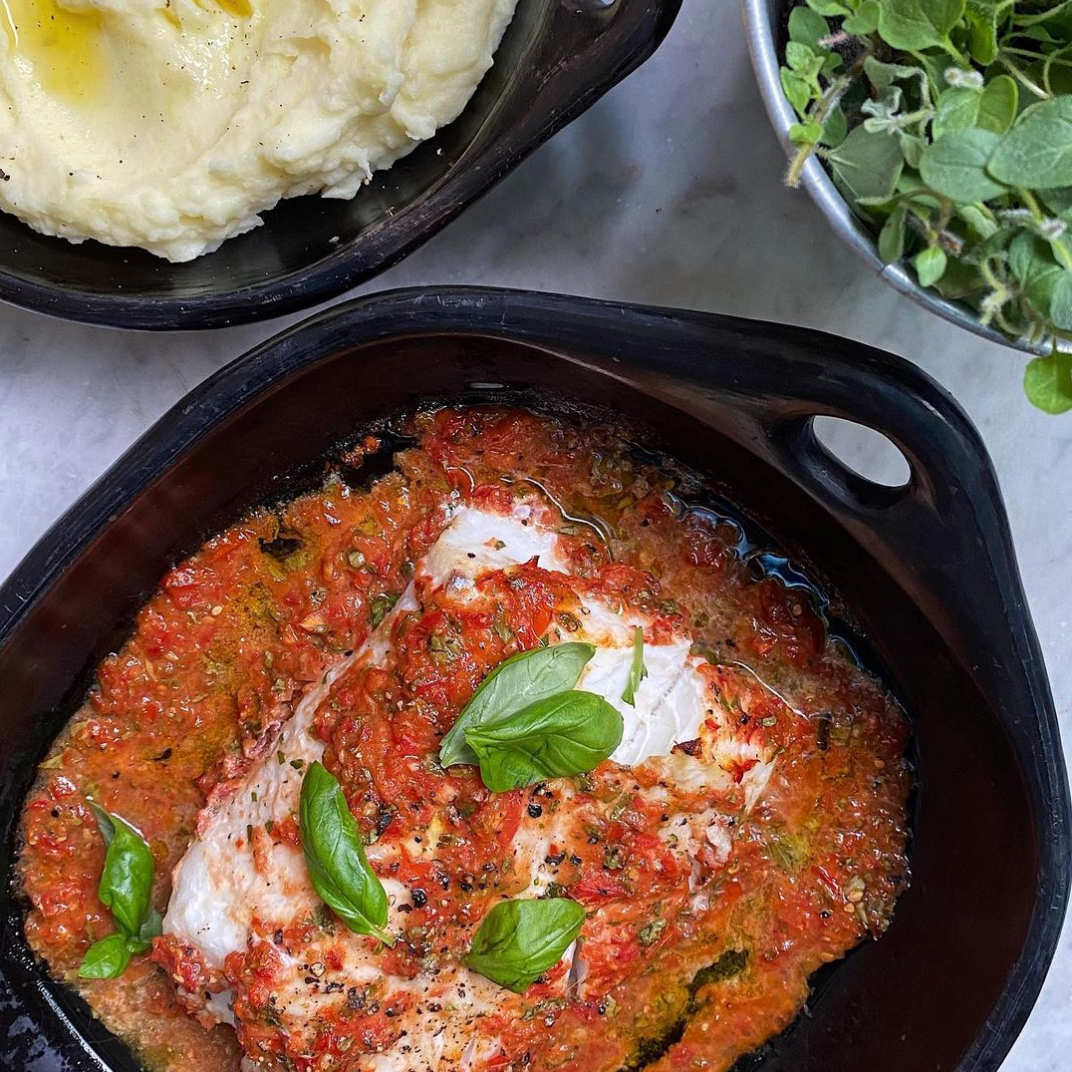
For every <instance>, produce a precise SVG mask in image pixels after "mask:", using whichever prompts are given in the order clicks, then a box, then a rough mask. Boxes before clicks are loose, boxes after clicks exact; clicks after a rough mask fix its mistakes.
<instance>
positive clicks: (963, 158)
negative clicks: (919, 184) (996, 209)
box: [919, 127, 1005, 203]
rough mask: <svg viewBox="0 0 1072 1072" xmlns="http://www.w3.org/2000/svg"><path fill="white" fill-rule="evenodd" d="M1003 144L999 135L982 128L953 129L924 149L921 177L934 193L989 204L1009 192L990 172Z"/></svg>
mask: <svg viewBox="0 0 1072 1072" xmlns="http://www.w3.org/2000/svg"><path fill="white" fill-rule="evenodd" d="M1000 141H1001V137H1000V136H999V135H998V134H994V133H993V132H992V131H989V130H980V129H979V128H978V127H971V128H969V129H968V130H951V131H950V132H949V133H948V134H943V135H942V136H941V137H940V138H939V139H938V140H937V141H936V142H934V143H933V144H932V145H928V146H927V148H926V149H925V150H924V152H923V158H922V159H921V160H920V163H919V172H920V175H922V176H923V181H924V182H925V183H926V184H927V185H928V186H929V187H930V188H931V189H932V190H934V191H935V192H937V193H940V194H942V195H943V196H944V197H948V198H951V199H952V200H953V201H959V202H962V203H970V202H973V201H989V200H990V199H991V198H992V197H998V196H1000V195H1001V194H1003V193H1005V187H1004V186H1002V184H1001V183H1000V182H995V181H994V180H993V179H992V178H991V177H990V176H989V175H988V174H987V170H986V164H987V161H988V160H989V159H990V155H991V153H993V151H994V148H995V146H996V145H997V144H998V142H1000Z"/></svg>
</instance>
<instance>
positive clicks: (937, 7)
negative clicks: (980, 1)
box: [878, 0, 965, 52]
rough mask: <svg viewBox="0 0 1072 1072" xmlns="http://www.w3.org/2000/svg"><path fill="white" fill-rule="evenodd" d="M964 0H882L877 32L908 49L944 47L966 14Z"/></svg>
mask: <svg viewBox="0 0 1072 1072" xmlns="http://www.w3.org/2000/svg"><path fill="white" fill-rule="evenodd" d="M964 4H965V0H880V8H879V15H878V32H879V34H880V35H881V36H882V39H883V40H884V41H885V42H886V44H888V45H890V46H891V47H892V48H901V49H904V50H905V51H907V52H919V51H920V50H922V49H925V48H935V47H938V48H941V47H944V46H945V44H946V40H947V38H948V37H949V31H950V30H952V29H953V27H954V26H956V24H957V23H958V22H959V21H960V19H961V17H962V16H963V14H964Z"/></svg>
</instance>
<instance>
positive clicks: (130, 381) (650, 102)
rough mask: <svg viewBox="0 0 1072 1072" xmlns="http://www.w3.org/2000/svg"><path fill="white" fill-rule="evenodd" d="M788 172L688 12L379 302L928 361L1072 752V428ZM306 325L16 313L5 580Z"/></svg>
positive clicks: (861, 458) (740, 87)
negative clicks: (712, 323)
mask: <svg viewBox="0 0 1072 1072" xmlns="http://www.w3.org/2000/svg"><path fill="white" fill-rule="evenodd" d="M783 168H784V161H783V158H782V155H781V150H780V148H779V146H778V145H777V143H776V141H775V138H774V135H773V134H772V133H771V131H770V129H769V127H768V125H767V121H766V117H765V115H764V113H763V110H762V107H761V104H760V100H759V95H758V92H757V90H756V88H755V86H754V84H753V81H752V75H751V71H750V68H749V65H748V58H747V55H746V54H745V48H744V35H743V32H742V27H741V22H740V14H739V11H738V4H737V2H736V0H685V5H684V10H683V11H682V14H681V17H680V19H679V20H678V22H677V25H676V26H675V28H674V30H673V32H672V34H671V35H670V38H669V39H668V40H667V42H666V44H665V45H664V46H663V48H662V49H661V50H660V51H659V53H658V54H657V55H656V56H655V57H654V59H653V60H651V61H650V62H649V63H648V64H647V65H646V66H645V67H644V68H642V69H641V70H640V71H639V72H638V73H637V74H635V75H634V76H633V77H632V78H631V79H629V80H628V81H627V82H626V83H625V84H624V85H622V86H620V87H618V89H616V90H615V91H614V92H612V93H611V94H610V95H609V96H608V97H607V98H605V99H604V100H603V101H602V102H600V103H599V104H598V105H597V106H596V107H595V108H594V109H592V110H591V111H590V112H589V113H587V114H586V115H585V116H584V117H582V118H581V119H580V120H579V121H578V122H576V123H575V124H574V125H573V126H571V127H570V128H569V129H568V130H566V131H565V132H563V133H562V134H560V135H559V136H558V137H557V138H555V139H554V140H553V141H552V142H550V143H549V144H548V145H546V146H545V147H544V148H543V149H541V150H540V151H539V152H538V153H537V154H536V155H535V156H533V157H532V158H531V159H530V160H529V161H528V162H527V163H526V164H524V165H523V166H522V167H521V168H520V169H519V170H518V171H516V172H515V173H514V174H513V175H512V176H511V177H510V178H509V179H507V180H506V181H505V182H503V183H502V184H501V185H500V186H499V187H498V188H497V189H496V190H494V191H493V192H492V193H491V194H490V195H489V196H488V197H486V198H485V199H484V200H483V201H482V202H481V203H480V204H478V205H476V206H475V207H474V208H472V209H471V210H470V211H469V212H468V213H467V214H466V215H465V216H464V217H463V218H462V219H460V220H458V221H457V222H456V223H455V224H454V225H452V226H451V227H449V228H448V229H447V230H446V231H445V232H444V233H443V234H441V235H440V236H439V237H438V238H436V239H434V240H433V241H432V242H430V243H429V244H428V245H427V246H425V247H424V248H423V249H421V250H419V251H418V252H417V253H416V254H414V255H413V256H412V257H410V258H409V259H408V260H407V261H405V262H404V263H403V264H401V265H399V266H398V267H396V268H395V269H393V270H392V271H390V272H388V273H386V274H384V275H383V276H381V277H380V278H379V279H378V280H376V281H375V282H374V284H372V285H371V286H370V287H367V288H364V289H365V290H372V289H381V288H387V287H394V286H407V285H421V284H431V283H486V284H496V285H504V286H518V287H531V288H537V289H548V290H562V291H570V292H574V293H579V294H588V295H593V296H597V297H607V298H617V299H623V300H631V301H643V302H651V303H658V304H666V305H677V306H683V307H689V308H697V309H709V310H713V311H718V312H726V313H734V314H738V315H742V316H752V317H759V318H764V319H768V320H776V321H787V322H793V323H799V324H807V325H811V326H815V327H822V328H825V329H826V330H829V331H833V332H836V333H839V334H842V335H847V336H850V337H852V338H856V339H861V340H863V341H866V342H868V343H871V344H873V345H876V346H879V347H883V348H885V349H889V350H893V351H896V352H898V353H900V354H902V355H904V356H905V357H908V358H910V359H911V360H913V361H915V362H917V363H918V364H919V365H921V366H922V367H923V368H925V369H926V370H927V371H928V372H930V373H931V374H932V375H934V376H935V377H936V378H937V379H939V380H940V381H941V382H942V383H943V384H944V385H945V386H946V387H947V388H949V389H950V390H951V391H952V392H953V393H954V394H955V395H956V397H957V398H958V399H959V400H960V401H961V403H962V404H963V405H964V406H965V407H966V409H967V410H968V411H969V413H970V414H971V416H972V418H973V419H974V421H975V422H976V424H977V425H978V427H979V429H980V431H981V433H982V435H983V438H984V439H985V441H986V444H987V446H988V448H989V450H990V452H991V454H992V455H993V458H994V462H995V465H996V467H997V470H998V474H999V477H1000V480H1001V484H1002V487H1003V489H1004V493H1005V497H1006V501H1007V504H1008V508H1009V514H1010V517H1011V520H1012V527H1013V533H1014V537H1015V540H1016V546H1017V549H1018V553H1019V558H1020V567H1021V570H1022V573H1023V577H1024V583H1025V586H1026V588H1027V593H1028V598H1029V600H1030V603H1031V607H1032V610H1033V613H1034V616H1035V622H1036V625H1037V627H1038V632H1039V635H1040V638H1041V640H1042V645H1043V649H1044V653H1045V657H1046V660H1047V664H1048V666H1049V669H1050V674H1051V678H1052V683H1053V691H1054V695H1055V699H1056V701H1057V706H1058V709H1059V710H1060V711H1061V712H1062V716H1063V729H1064V737H1065V741H1066V745H1067V744H1072V660H1070V659H1069V657H1068V649H1069V640H1070V636H1072V628H1070V618H1072V614H1070V613H1069V611H1068V609H1067V605H1068V600H1069V596H1070V594H1072V489H1070V487H1069V476H1068V473H1069V468H1066V467H1072V415H1069V416H1067V417H1065V418H1051V417H1046V416H1044V415H1043V414H1041V413H1038V412H1036V411H1035V410H1033V409H1032V408H1031V407H1030V406H1029V405H1028V404H1027V402H1026V401H1025V400H1024V398H1023V395H1022V391H1021V386H1020V381H1021V377H1022V374H1023V358H1022V357H1021V356H1020V355H1018V354H1015V353H1013V352H1012V351H1010V350H1006V349H1004V348H1002V347H999V346H995V345H992V344H990V343H986V342H983V341H981V340H979V339H976V338H974V337H973V336H971V335H968V334H967V333H964V332H961V331H960V330H958V329H956V328H954V327H953V326H951V325H949V324H946V323H944V322H943V321H941V320H939V319H938V318H936V317H934V316H933V315H932V314H929V313H927V312H925V311H924V310H922V309H919V308H917V307H916V306H915V305H913V304H912V303H910V302H908V301H907V300H905V299H902V298H900V297H899V296H898V295H896V294H895V293H894V292H893V291H892V290H890V289H888V288H887V287H886V286H885V285H884V284H882V283H881V282H879V281H878V280H877V279H876V278H874V277H873V276H872V275H871V274H870V273H869V271H868V270H867V269H866V268H864V267H863V265H862V264H861V263H860V262H858V261H857V260H856V259H855V258H854V257H852V256H850V255H849V253H847V252H846V251H845V250H844V249H842V247H841V245H840V244H839V242H838V241H837V239H835V238H834V236H833V235H832V234H830V233H829V232H828V230H827V229H826V225H825V223H824V222H823V219H822V218H821V216H820V215H819V213H818V211H817V210H815V209H814V208H813V206H812V205H811V203H810V201H809V200H808V199H807V197H806V195H804V194H803V193H795V192H791V191H788V190H786V189H784V188H783V186H782V185H781V175H782V171H783ZM294 319H297V318H291V319H290V320H278V321H273V322H269V323H264V324H260V325H252V326H247V327H243V328H234V329H227V330H223V331H218V332H214V333H209V334H205V333H199V334H193V333H189V334H179V335H170V336H152V335H137V334H122V333H118V332H114V331H110V330H106V329H98V328H87V327H81V326H76V325H69V324H64V323H61V322H59V321H53V320H49V319H47V318H45V317H42V316H38V315H35V314H31V313H25V312H22V311H19V310H16V309H12V308H0V519H2V520H0V576H4V575H6V574H7V573H8V572H9V571H10V570H11V569H12V568H13V567H14V565H15V564H16V562H17V561H18V560H19V558H20V557H21V556H22V555H23V554H24V553H25V552H26V551H27V550H28V549H29V547H30V546H31V544H32V543H33V542H34V540H35V539H36V538H37V537H38V536H39V535H40V534H41V533H42V532H43V531H44V530H45V529H46V528H47V526H48V525H49V524H50V523H51V522H52V521H53V520H54V519H55V518H56V517H58V516H59V514H61V513H62V512H63V510H64V509H66V508H67V506H69V505H70V504H71V502H72V501H73V500H74V499H75V498H76V497H77V496H78V494H79V493H81V492H82V491H83V490H84V489H85V488H86V487H87V486H88V485H89V484H90V483H91V482H92V481H93V480H94V479H95V478H96V477H97V476H99V475H100V473H101V472H103V471H104V469H105V468H106V467H107V466H108V465H109V463H110V462H112V461H113V460H114V459H115V458H116V457H117V456H118V455H119V454H120V453H121V452H122V451H123V450H124V449H125V448H126V447H127V446H129V445H130V444H131V443H132V442H133V441H134V439H136V438H137V436H138V435H139V434H140V433H141V432H142V431H144V430H145V429H146V428H147V427H148V426H149V425H150V424H151V423H152V421H153V420H155V419H156V418H157V417H158V416H159V415H160V414H161V413H163V412H164V411H165V410H166V409H167V408H168V407H169V406H170V405H172V404H173V403H174V402H175V401H176V400H178V399H179V398H180V397H181V395H182V394H183V393H184V392H185V391H186V390H187V389H188V388H190V387H191V386H193V385H194V384H196V383H197V382H198V381H200V380H201V379H203V378H204V377H205V376H206V375H208V374H209V373H211V372H212V371H214V370H215V369H217V368H219V367H220V366H221V365H222V364H224V363H225V362H227V361H229V360H230V359H232V358H233V357H235V356H237V355H238V354H240V353H241V352H242V351H243V350H245V349H247V348H248V347H249V346H251V345H252V344H254V343H255V342H257V341H259V340H260V339H262V338H264V337H266V336H268V335H270V334H272V333H274V332H275V331H277V330H279V329H281V328H282V327H284V326H285V325H286V324H287V323H290V322H292V321H293V320H294ZM838 442H839V443H841V444H842V445H844V446H845V449H846V451H848V452H849V453H850V454H854V456H855V457H856V459H857V461H858V463H859V464H860V465H868V464H871V463H873V462H875V460H876V456H875V455H874V453H873V452H872V451H871V450H870V448H868V447H867V446H860V445H858V444H857V443H856V442H855V440H854V438H853V437H852V436H846V435H844V434H843V433H840V434H839V436H838ZM979 938H980V941H985V940H986V937H985V935H980V936H979ZM1070 1052H1072V934H1070V933H1069V929H1068V928H1066V932H1065V935H1064V938H1063V940H1062V946H1061V950H1060V952H1059V954H1058V958H1057V960H1056V962H1055V964H1054V967H1053V969H1052V971H1051V973H1050V976H1049V979H1048V980H1047V983H1046V987H1045V990H1044V992H1043V995H1042V998H1041V999H1040V1001H1039V1004H1038V1006H1037V1007H1036V1009H1035V1011H1034V1013H1033V1014H1032V1016H1031V1019H1030V1021H1029V1023H1028V1026H1027V1028H1026V1030H1025V1031H1024V1033H1023V1035H1022V1036H1021V1038H1020V1040H1019V1041H1018V1042H1017V1044H1016V1046H1015V1048H1014V1050H1013V1052H1012V1054H1011V1056H1010V1057H1009V1059H1008V1062H1007V1064H1006V1066H1005V1068H1006V1069H1007V1072H1064V1070H1067V1069H1068V1068H1069V1067H1070V1058H1069V1056H1068V1055H1069V1053H1070ZM906 1072H914V1070H906Z"/></svg>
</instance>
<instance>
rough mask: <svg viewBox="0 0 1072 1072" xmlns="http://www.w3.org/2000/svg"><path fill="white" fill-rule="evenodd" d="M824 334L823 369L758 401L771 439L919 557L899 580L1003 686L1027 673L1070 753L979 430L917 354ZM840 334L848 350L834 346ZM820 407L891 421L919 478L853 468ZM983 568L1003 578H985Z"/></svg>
mask: <svg viewBox="0 0 1072 1072" xmlns="http://www.w3.org/2000/svg"><path fill="white" fill-rule="evenodd" d="M783 330H784V329H783ZM823 340H824V343H825V346H824V349H825V351H826V353H825V355H824V358H825V360H824V366H825V367H824V368H823V371H822V373H821V374H820V375H815V376H809V377H806V378H805V379H804V380H803V381H801V380H796V381H795V382H794V383H793V387H792V390H793V392H794V395H795V397H794V398H793V399H792V400H787V399H785V398H783V399H779V400H775V399H771V398H767V399H764V400H763V401H761V402H760V404H759V406H758V407H757V410H756V411H755V414H754V415H755V416H756V417H757V418H758V420H759V423H760V424H761V426H762V427H763V430H764V433H765V439H766V441H767V444H768V447H769V449H771V450H772V451H773V452H774V453H775V454H776V455H777V456H778V458H779V460H780V462H781V464H782V465H783V466H784V468H785V469H786V470H787V471H788V472H789V473H790V474H791V475H792V476H793V477H794V478H795V479H796V480H797V482H798V483H799V484H801V485H802V486H803V487H804V488H805V490H807V491H808V492H809V493H810V494H811V495H812V496H813V497H814V498H815V499H816V500H818V501H819V502H820V503H821V504H822V505H823V506H824V508H825V509H826V510H828V511H829V512H830V513H831V514H833V515H834V516H835V517H836V518H837V519H838V520H839V521H840V523H841V524H842V525H843V526H844V527H845V528H846V529H847V530H848V531H849V532H850V533H851V534H852V535H853V536H854V537H855V538H856V539H857V541H858V542H859V543H861V544H863V545H864V546H866V547H867V548H868V549H869V550H870V551H871V552H872V554H874V555H875V556H876V557H877V558H879V559H880V560H881V561H885V562H900V563H909V565H906V566H903V567H901V572H900V576H899V577H898V580H899V581H900V583H901V584H902V586H903V587H904V589H905V590H906V591H907V592H908V593H909V594H910V595H911V596H912V597H913V599H915V601H916V602H917V604H918V605H919V606H920V607H921V608H923V610H924V611H925V612H926V613H927V615H928V616H929V617H930V618H931V619H932V620H933V621H935V622H936V623H939V624H940V626H941V628H942V630H943V632H944V633H945V635H948V636H957V637H959V640H960V654H961V656H962V657H963V658H964V659H965V660H966V662H967V663H968V664H969V665H970V666H972V667H973V668H974V669H975V672H976V673H977V674H978V675H979V676H980V677H981V678H982V679H983V680H984V681H985V680H987V679H989V680H990V681H991V682H992V683H993V685H994V687H995V690H996V688H997V685H998V683H999V682H1001V683H1002V686H1003V691H1004V690H1005V689H1007V686H1008V683H1009V681H1010V680H1018V681H1022V683H1023V686H1024V687H1023V690H1022V695H1023V699H1024V708H1023V709H1024V714H1025V723H1024V729H1025V730H1027V731H1028V735H1029V736H1030V737H1031V739H1032V744H1033V748H1032V750H1034V749H1036V748H1038V746H1039V745H1040V744H1041V745H1043V747H1044V748H1045V749H1055V750H1057V752H1058V753H1059V750H1060V744H1059V742H1058V740H1057V739H1056V735H1055V734H1053V735H1051V733H1050V730H1051V727H1050V726H1047V725H1045V724H1040V723H1038V722H1037V721H1036V719H1035V718H1034V717H1033V716H1032V715H1031V714H1029V713H1030V712H1033V711H1036V710H1038V709H1039V707H1038V706H1037V705H1039V704H1041V706H1042V708H1045V707H1052V700H1051V698H1050V695H1049V688H1048V685H1047V683H1046V674H1045V669H1044V666H1043V664H1042V660H1041V655H1040V652H1039V647H1038V641H1037V638H1036V636H1035V632H1034V629H1033V627H1032V624H1031V617H1030V612H1029V610H1028V607H1027V603H1026V598H1025V595H1024V591H1023V587H1022V584H1021V580H1020V575H1019V570H1018V568H1017V565H1016V557H1015V553H1014V550H1013V545H1012V536H1011V533H1010V531H1009V527H1008V521H1007V516H1006V513H1005V506H1004V503H1003V501H1002V496H1001V491H1000V489H999V487H998V482H997V477H996V474H995V472H994V468H993V465H992V463H991V460H990V457H989V455H988V453H987V450H986V447H985V446H984V444H983V442H982V440H981V438H980V437H979V434H978V432H977V431H976V429H975V427H974V426H973V425H972V423H971V422H970V420H969V419H968V417H967V415H966V414H965V413H964V411H963V410H962V409H961V407H960V406H959V405H958V404H957V403H956V402H955V401H954V400H953V398H952V397H951V396H950V395H949V394H948V393H947V392H946V391H945V390H944V389H943V388H942V387H940V386H939V385H938V384H937V383H935V381H933V380H932V379H931V378H930V377H928V376H927V375H926V374H925V373H923V372H921V371H920V370H919V369H917V368H915V367H914V366H911V365H909V364H908V363H907V362H904V361H901V360H899V359H896V358H893V357H892V356H891V355H888V354H882V353H880V352H879V351H875V350H870V349H869V348H864V347H860V346H859V345H858V344H854V343H847V342H846V341H845V340H832V339H831V337H830V336H825V337H823ZM831 343H834V346H833V347H832V346H831ZM837 344H842V345H843V346H846V348H847V349H846V357H848V358H850V359H849V360H846V361H844V362H842V361H839V360H838V357H839V356H840V355H838V354H837V353H836V352H835V353H831V349H834V350H837V349H840V347H839V346H838V345H837ZM1025 404H1026V403H1025ZM817 416H832V417H839V418H842V419H845V420H849V421H853V422H855V423H857V424H862V425H865V426H867V427H869V428H872V429H874V430H875V431H877V432H880V433H882V434H883V435H884V436H886V437H887V438H888V439H889V440H890V441H892V442H893V443H894V444H895V445H896V446H897V447H898V448H899V449H900V451H901V452H902V454H903V455H904V457H905V459H906V460H907V462H908V464H909V467H910V469H911V476H910V478H909V480H908V483H907V484H905V485H904V486H902V487H887V486H885V485H879V484H876V483H873V482H872V481H870V480H867V479H866V478H864V477H861V476H858V475H857V474H856V473H854V472H853V471H852V470H851V469H849V468H847V467H846V466H845V465H844V464H843V463H842V462H841V461H840V460H839V459H838V458H837V457H836V456H835V455H833V454H832V453H831V452H830V451H829V450H827V448H826V447H825V446H823V444H822V443H821V442H820V441H819V439H818V437H817V436H816V434H815V430H814V418H815V417H817ZM981 577H985V578H992V580H988V581H987V582H986V583H980V578H981ZM997 622H1003V623H1004V625H1005V629H1004V630H1003V632H1004V633H1005V634H1006V635H1007V636H1008V637H1009V638H1010V639H1009V645H1010V646H1009V648H1008V649H1007V650H1006V652H1005V653H1004V654H1003V655H997V653H996V652H995V648H994V624H993V623H997ZM1040 735H1041V736H1042V737H1044V738H1046V739H1045V740H1040Z"/></svg>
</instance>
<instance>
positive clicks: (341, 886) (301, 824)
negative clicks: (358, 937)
mask: <svg viewBox="0 0 1072 1072" xmlns="http://www.w3.org/2000/svg"><path fill="white" fill-rule="evenodd" d="M298 828H299V831H300V834H301V843H302V850H303V852H304V853H305V865H306V867H307V868H308V869H309V877H310V878H311V879H312V882H313V887H314V888H315V890H316V892H317V895H318V896H319V897H320V899H321V900H322V901H323V902H324V903H325V904H326V905H327V906H328V907H329V908H330V909H331V910H332V911H333V912H334V913H335V914H336V915H337V916H338V917H339V918H340V919H341V920H342V921H343V922H344V923H345V924H346V926H347V927H349V928H350V930H352V931H353V932H354V933H355V934H371V935H373V936H374V937H376V938H378V939H379V940H380V941H381V942H383V943H384V944H385V945H393V944H394V939H393V938H392V937H391V936H390V935H389V934H388V933H387V932H386V931H384V930H383V928H384V926H385V924H386V923H387V894H386V893H385V892H384V889H383V886H382V885H381V883H380V880H379V879H378V878H377V877H376V874H375V872H374V871H373V870H372V868H371V867H370V866H369V862H368V860H367V859H366V857H365V848H364V845H363V843H362V841H361V833H360V831H359V830H358V829H357V822H356V821H355V820H354V817H353V814H352V813H351V812H350V807H349V805H348V804H347V803H346V797H345V795H344V794H343V791H342V787H341V786H340V785H339V783H338V781H336V779H335V778H334V777H333V776H332V775H331V774H330V773H329V772H328V770H327V769H326V768H325V767H324V765H323V764H322V763H320V762H313V763H311V764H310V765H309V767H308V769H307V770H306V772H305V777H304V778H303V779H302V787H301V798H300V800H299V803H298Z"/></svg>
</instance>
